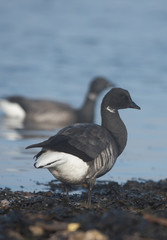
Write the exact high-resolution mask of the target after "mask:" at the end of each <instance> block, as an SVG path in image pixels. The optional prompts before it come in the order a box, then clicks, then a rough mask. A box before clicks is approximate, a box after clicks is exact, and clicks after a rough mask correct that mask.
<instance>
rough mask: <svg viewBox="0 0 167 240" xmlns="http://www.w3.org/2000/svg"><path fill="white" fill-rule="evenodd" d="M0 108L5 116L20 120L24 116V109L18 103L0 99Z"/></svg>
mask: <svg viewBox="0 0 167 240" xmlns="http://www.w3.org/2000/svg"><path fill="white" fill-rule="evenodd" d="M0 108H1V109H2V111H4V113H5V114H6V116H7V117H12V118H19V119H22V120H23V119H24V118H25V115H26V114H25V111H24V110H23V108H22V107H21V106H20V105H19V104H18V103H12V102H9V101H7V100H0Z"/></svg>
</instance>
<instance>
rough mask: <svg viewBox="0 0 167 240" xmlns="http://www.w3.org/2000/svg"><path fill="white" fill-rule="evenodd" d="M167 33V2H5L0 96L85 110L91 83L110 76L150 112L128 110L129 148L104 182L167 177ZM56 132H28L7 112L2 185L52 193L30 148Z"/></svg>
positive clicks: (0, 14) (1, 122)
mask: <svg viewBox="0 0 167 240" xmlns="http://www.w3.org/2000/svg"><path fill="white" fill-rule="evenodd" d="M166 26H167V2H166V1H165V0H159V1H156V0H146V1H145V0H141V1H133V0H126V1H123V0H119V1H114V0H103V1H101V0H92V1H88V0H85V1H77V0H71V1H65V0H61V1H53V0H49V1H46V0H40V1H39V0H36V1H34V0H29V1H21V0H15V1H11V0H5V1H0V36H1V37H0V96H6V95H11V94H20V95H24V96H29V97H34V98H37V97H39V98H40V97H43V98H49V99H56V100H59V101H64V102H68V103H69V104H71V105H72V106H74V107H79V106H80V105H81V104H82V102H83V99H84V97H85V94H86V91H87V88H88V85H89V83H90V81H91V79H92V78H93V77H95V76H98V75H103V76H105V77H107V78H108V79H110V80H111V81H113V82H114V83H115V84H117V86H119V87H123V88H125V89H128V90H129V92H130V93H131V96H132V98H133V100H134V101H135V102H136V103H137V104H138V105H139V106H140V107H141V109H142V110H141V111H136V110H132V109H131V110H122V111H120V115H121V117H122V119H123V120H124V122H125V124H126V126H127V129H128V144H127V146H126V148H125V150H124V152H123V153H122V155H121V156H120V157H119V158H118V160H117V162H116V164H115V166H114V167H113V169H112V170H111V171H110V172H109V173H108V174H106V175H105V176H104V177H102V178H101V179H102V180H115V181H118V182H120V183H122V182H125V181H126V180H129V179H133V178H135V179H152V180H159V179H163V178H166V177H167V174H166V173H167V127H166V122H167V107H166V103H167V94H166V92H167V54H166V53H167V31H166ZM104 94H105V92H103V94H101V96H100V98H99V100H98V104H97V106H96V123H100V102H101V100H102V97H103V96H104ZM15 128H17V130H16V129H15ZM56 131H57V130H56V129H55V131H28V130H27V131H26V130H24V129H22V125H21V124H19V123H17V122H13V121H10V120H6V119H4V117H3V114H2V113H1V114H0V186H1V187H10V188H11V189H13V190H19V189H23V190H31V191H33V190H41V189H45V186H43V185H37V184H36V183H37V182H40V183H47V182H48V181H50V180H52V179H53V177H52V175H51V174H50V173H49V171H47V170H37V169H35V168H34V167H33V163H34V160H33V155H34V154H35V153H36V151H35V150H33V151H32V150H25V147H26V146H27V145H29V144H32V143H35V142H38V141H41V140H44V139H46V138H47V137H48V136H50V135H53V134H55V133H56Z"/></svg>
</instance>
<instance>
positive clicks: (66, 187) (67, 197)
mask: <svg viewBox="0 0 167 240" xmlns="http://www.w3.org/2000/svg"><path fill="white" fill-rule="evenodd" d="M64 187H65V191H66V199H67V202H69V201H70V198H69V191H68V185H67V184H65V185H64Z"/></svg>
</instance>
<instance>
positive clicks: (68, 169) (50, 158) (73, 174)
mask: <svg viewBox="0 0 167 240" xmlns="http://www.w3.org/2000/svg"><path fill="white" fill-rule="evenodd" d="M35 167H36V168H40V167H42V168H48V170H49V171H50V172H51V173H52V174H53V176H54V177H56V178H57V179H59V180H61V181H64V182H68V183H74V184H75V183H76V184H77V183H80V182H81V181H82V180H83V179H84V178H85V176H86V174H87V171H88V165H87V163H86V162H84V161H83V160H82V159H80V158H78V157H76V156H73V155H71V154H68V153H63V152H53V151H47V152H45V153H43V154H42V155H41V156H40V157H39V158H38V159H37V161H36V163H35Z"/></svg>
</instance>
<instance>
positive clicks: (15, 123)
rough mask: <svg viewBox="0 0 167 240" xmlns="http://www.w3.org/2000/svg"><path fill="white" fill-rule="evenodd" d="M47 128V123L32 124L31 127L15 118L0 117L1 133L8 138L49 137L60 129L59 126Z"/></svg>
mask: <svg viewBox="0 0 167 240" xmlns="http://www.w3.org/2000/svg"><path fill="white" fill-rule="evenodd" d="M45 128H46V130H44V129H45ZM47 129H48V128H47V125H46V126H44V125H43V126H40V125H31V127H30V125H26V124H24V122H22V121H19V120H18V119H15V118H7V117H2V116H1V117H0V132H1V133H0V135H1V137H2V138H4V139H7V140H19V139H36V138H38V139H42V138H48V137H49V136H51V135H53V134H56V132H57V131H58V130H59V128H50V129H51V130H50V131H49V130H47Z"/></svg>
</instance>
